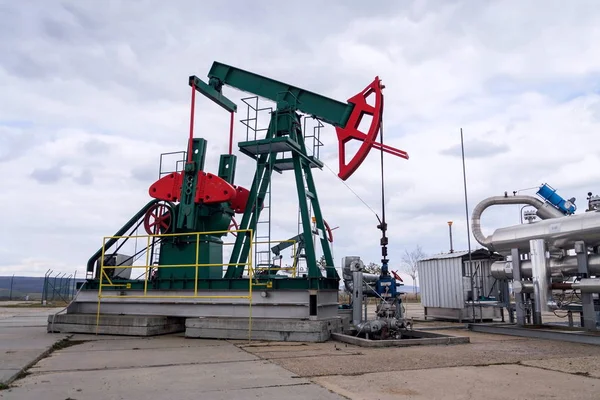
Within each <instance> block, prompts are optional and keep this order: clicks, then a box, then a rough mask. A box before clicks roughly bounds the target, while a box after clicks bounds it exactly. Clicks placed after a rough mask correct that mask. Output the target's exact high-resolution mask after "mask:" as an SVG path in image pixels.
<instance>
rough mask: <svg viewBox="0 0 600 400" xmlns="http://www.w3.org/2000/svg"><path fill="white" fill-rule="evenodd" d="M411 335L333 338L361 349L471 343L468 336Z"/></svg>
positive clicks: (336, 334) (429, 333) (339, 335)
mask: <svg viewBox="0 0 600 400" xmlns="http://www.w3.org/2000/svg"><path fill="white" fill-rule="evenodd" d="M410 333H411V334H412V337H410V338H408V339H388V340H369V339H365V338H360V337H356V336H352V335H345V334H343V333H332V334H331V337H332V338H333V339H334V340H337V341H339V342H343V343H350V344H353V345H355V346H360V347H408V346H435V345H451V344H465V343H469V338H468V337H466V336H450V335H441V334H436V333H432V332H418V331H411V332H410ZM420 336H421V337H420Z"/></svg>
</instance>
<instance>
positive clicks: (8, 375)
mask: <svg viewBox="0 0 600 400" xmlns="http://www.w3.org/2000/svg"><path fill="white" fill-rule="evenodd" d="M2 362H3V363H4V361H2ZM3 367H4V365H3ZM20 372H21V368H13V369H4V368H2V369H0V383H3V384H5V385H8V384H9V383H10V382H12V381H13V380H14V378H15V377H16V376H17V375H19V373H20ZM0 397H2V393H1V392H0Z"/></svg>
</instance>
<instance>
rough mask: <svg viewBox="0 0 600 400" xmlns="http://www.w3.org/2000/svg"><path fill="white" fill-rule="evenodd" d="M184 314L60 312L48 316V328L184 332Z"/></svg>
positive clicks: (128, 332) (92, 331)
mask: <svg viewBox="0 0 600 400" xmlns="http://www.w3.org/2000/svg"><path fill="white" fill-rule="evenodd" d="M184 330H185V318H181V317H164V316H148V315H100V320H99V321H98V327H97V329H96V314H59V315H56V316H54V315H49V316H48V332H61V333H90V334H96V333H98V334H101V335H123V336H156V335H165V334H167V333H177V332H183V331H184Z"/></svg>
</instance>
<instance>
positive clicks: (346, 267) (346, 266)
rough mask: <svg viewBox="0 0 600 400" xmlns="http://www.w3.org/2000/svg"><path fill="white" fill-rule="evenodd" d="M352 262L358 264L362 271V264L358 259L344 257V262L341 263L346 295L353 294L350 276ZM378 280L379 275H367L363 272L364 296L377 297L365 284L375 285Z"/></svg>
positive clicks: (351, 277)
mask: <svg viewBox="0 0 600 400" xmlns="http://www.w3.org/2000/svg"><path fill="white" fill-rule="evenodd" d="M353 262H360V263H361V268H362V269H363V270H364V264H363V263H362V261H361V260H360V257H352V256H349V257H344V260H343V261H342V279H343V280H344V287H345V288H346V291H347V292H348V293H353V292H354V283H353V276H352V274H353V271H352V263H353ZM378 279H379V275H375V274H367V273H365V272H363V274H362V280H363V285H362V290H363V294H366V295H367V296H375V295H377V293H376V292H375V291H374V290H373V289H372V288H371V286H369V285H367V283H375V282H377V280H378Z"/></svg>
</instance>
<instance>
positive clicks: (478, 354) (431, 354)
mask: <svg viewBox="0 0 600 400" xmlns="http://www.w3.org/2000/svg"><path fill="white" fill-rule="evenodd" d="M248 351H251V350H248ZM586 356H600V347H599V346H593V345H586V344H576V343H559V342H555V341H550V340H534V339H529V340H512V341H486V342H482V343H470V344H465V345H460V346H418V347H402V348H397V347H388V348H381V349H377V348H361V350H360V354H359V355H355V356H352V362H343V363H341V362H340V361H339V360H340V359H339V358H338V357H322V358H320V359H319V362H318V363H315V362H314V360H313V359H311V358H309V357H295V354H294V352H292V351H290V352H289V353H288V356H287V357H285V358H280V359H273V360H272V361H273V362H275V363H277V364H278V365H281V366H282V367H284V368H286V369H288V370H290V371H292V372H294V373H296V374H298V375H300V376H305V377H310V376H322V375H336V374H361V373H371V372H384V371H389V370H398V371H400V370H411V369H425V368H440V367H456V366H473V365H490V364H507V363H517V362H522V361H525V360H542V359H558V358H568V357H586Z"/></svg>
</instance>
